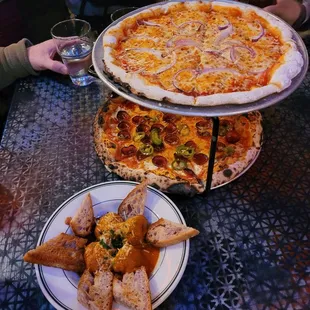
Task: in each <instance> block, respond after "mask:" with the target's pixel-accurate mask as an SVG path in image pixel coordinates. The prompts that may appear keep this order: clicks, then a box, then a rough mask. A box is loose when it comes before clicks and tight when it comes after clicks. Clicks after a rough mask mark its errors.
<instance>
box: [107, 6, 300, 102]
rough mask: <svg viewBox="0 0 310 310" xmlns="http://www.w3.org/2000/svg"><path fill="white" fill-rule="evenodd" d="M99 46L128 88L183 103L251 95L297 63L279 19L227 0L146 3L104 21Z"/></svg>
mask: <svg viewBox="0 0 310 310" xmlns="http://www.w3.org/2000/svg"><path fill="white" fill-rule="evenodd" d="M103 49H104V58H103V61H104V65H105V68H106V72H107V73H109V74H110V75H111V77H112V78H113V79H114V80H115V81H117V82H119V83H121V84H123V85H125V86H126V87H128V88H129V89H130V90H131V92H132V93H135V94H138V95H141V96H144V97H147V98H150V99H155V100H158V101H163V100H164V101H170V102H173V103H176V104H184V105H196V106H212V105H221V104H243V103H249V102H253V101H256V100H258V99H260V98H263V97H265V96H268V95H270V94H272V93H276V92H280V91H282V90H283V89H285V88H287V87H289V85H290V84H291V81H292V79H293V78H294V77H295V76H296V75H297V74H298V73H299V72H300V70H301V68H302V66H303V58H302V56H301V54H300V53H299V51H298V49H297V47H296V44H295V42H294V41H293V40H292V29H291V28H290V27H289V26H288V25H287V24H286V23H285V22H283V21H281V20H280V19H278V18H276V17H274V16H272V15H271V14H269V13H267V12H265V11H263V10H261V9H259V8H255V7H252V6H249V5H245V4H243V3H234V2H220V1H216V2H201V1H200V2H197V1H190V2H168V3H165V4H163V3H162V4H158V5H155V6H152V7H150V8H146V9H145V10H142V11H140V12H138V13H136V14H134V15H132V16H130V17H127V18H125V19H124V20H122V21H121V22H119V23H117V24H116V25H114V26H112V27H110V28H109V29H108V30H107V31H106V33H105V34H104V36H103Z"/></svg>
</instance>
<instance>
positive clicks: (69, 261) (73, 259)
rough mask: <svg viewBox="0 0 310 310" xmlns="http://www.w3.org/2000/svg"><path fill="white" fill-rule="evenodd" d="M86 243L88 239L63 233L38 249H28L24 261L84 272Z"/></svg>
mask: <svg viewBox="0 0 310 310" xmlns="http://www.w3.org/2000/svg"><path fill="white" fill-rule="evenodd" d="M86 243H87V240H86V239H83V238H79V237H76V236H71V235H67V234H65V233H61V234H59V235H58V236H57V237H55V238H53V239H51V240H48V241H47V242H45V243H44V244H42V245H40V246H38V247H37V248H36V249H34V250H30V251H28V252H27V253H26V254H25V256H24V261H25V262H28V263H33V264H40V265H45V266H50V267H58V268H62V269H65V270H71V271H76V272H83V271H84V269H85V263H84V248H85V245H86Z"/></svg>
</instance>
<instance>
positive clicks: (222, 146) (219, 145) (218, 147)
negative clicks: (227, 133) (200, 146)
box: [216, 141, 226, 152]
mask: <svg viewBox="0 0 310 310" xmlns="http://www.w3.org/2000/svg"><path fill="white" fill-rule="evenodd" d="M225 147H226V145H225V144H224V143H222V142H219V141H217V145H216V150H217V151H218V152H223V151H224V149H225Z"/></svg>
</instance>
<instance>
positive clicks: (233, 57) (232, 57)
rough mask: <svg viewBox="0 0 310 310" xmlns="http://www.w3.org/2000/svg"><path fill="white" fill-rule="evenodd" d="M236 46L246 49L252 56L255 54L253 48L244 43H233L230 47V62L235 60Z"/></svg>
mask: <svg viewBox="0 0 310 310" xmlns="http://www.w3.org/2000/svg"><path fill="white" fill-rule="evenodd" d="M236 48H243V49H246V50H247V51H248V52H249V53H250V55H251V57H252V58H254V57H255V56H256V53H255V51H254V50H253V48H251V47H248V46H246V45H234V46H232V47H231V49H230V59H231V61H232V62H236V61H237V58H236Z"/></svg>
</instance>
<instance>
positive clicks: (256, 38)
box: [252, 20, 265, 42]
mask: <svg viewBox="0 0 310 310" xmlns="http://www.w3.org/2000/svg"><path fill="white" fill-rule="evenodd" d="M256 23H258V25H259V28H260V31H259V34H258V35H257V36H255V37H253V38H252V42H257V41H258V40H259V39H260V38H261V37H262V36H264V34H265V29H264V27H263V25H262V24H261V23H260V21H258V20H257V21H256Z"/></svg>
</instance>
